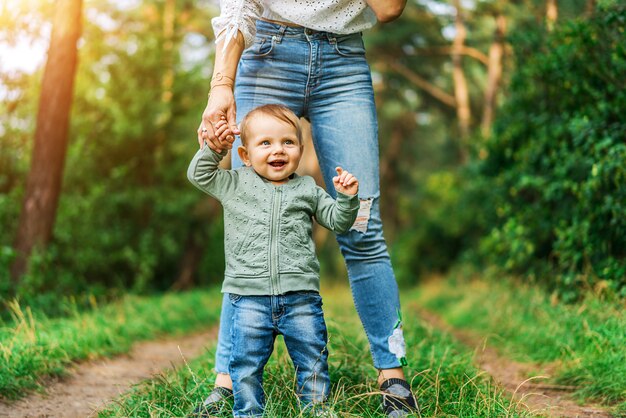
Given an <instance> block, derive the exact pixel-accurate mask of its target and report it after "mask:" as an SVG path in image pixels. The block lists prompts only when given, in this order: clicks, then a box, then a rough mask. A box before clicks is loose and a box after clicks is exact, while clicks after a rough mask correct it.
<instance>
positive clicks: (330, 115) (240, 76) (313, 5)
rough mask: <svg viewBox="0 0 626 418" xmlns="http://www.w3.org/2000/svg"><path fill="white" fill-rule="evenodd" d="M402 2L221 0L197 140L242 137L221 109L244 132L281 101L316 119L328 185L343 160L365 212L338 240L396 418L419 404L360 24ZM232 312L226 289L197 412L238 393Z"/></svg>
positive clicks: (388, 409) (397, 9)
mask: <svg viewBox="0 0 626 418" xmlns="http://www.w3.org/2000/svg"><path fill="white" fill-rule="evenodd" d="M404 6H405V0H367V1H363V0H326V1H316V2H313V1H311V2H307V1H304V2H303V1H298V0H286V1H277V0H254V1H242V0H222V1H221V14H220V16H219V17H216V18H215V19H213V21H212V24H213V28H214V31H215V33H216V35H217V51H216V56H215V67H214V69H213V78H212V80H211V91H210V94H209V98H208V103H207V106H206V109H205V110H204V113H203V115H202V122H201V124H200V127H199V128H198V142H199V143H200V145H202V144H203V142H204V141H206V143H207V144H208V145H209V147H211V148H212V149H214V150H215V151H218V152H221V151H222V150H223V148H231V147H232V146H233V144H234V145H235V147H236V146H238V145H239V144H238V143H237V142H234V141H235V138H232V137H231V138H229V141H228V142H227V143H222V142H220V141H219V140H218V138H216V136H215V133H214V128H213V127H214V125H215V124H216V123H217V122H218V121H219V120H220V119H224V118H225V119H226V120H227V122H228V124H229V125H230V128H231V130H232V131H233V132H234V133H235V134H238V133H239V130H238V129H237V122H238V120H241V119H242V118H243V117H244V116H245V115H246V113H247V112H248V111H250V110H251V109H253V108H255V107H257V106H260V105H262V104H266V103H280V104H283V105H286V106H288V107H289V108H291V109H292V110H293V111H294V112H295V113H296V114H297V115H298V116H301V117H302V116H303V117H305V118H307V119H308V120H309V121H310V123H311V129H312V134H313V140H314V146H315V150H316V153H317V156H318V160H319V163H320V168H321V170H322V174H323V176H324V180H325V182H326V184H332V177H333V176H334V175H335V174H334V169H335V167H337V166H343V167H345V168H346V169H347V170H349V171H351V172H353V173H354V174H355V176H356V177H357V178H358V179H359V182H360V186H359V198H360V210H359V217H358V218H357V221H356V222H355V224H354V226H353V227H352V228H351V230H350V231H348V232H347V233H345V234H341V235H338V236H337V241H338V242H339V246H340V248H341V251H342V254H343V256H344V259H345V261H346V265H347V269H348V277H349V279H350V285H351V289H352V294H353V298H354V302H355V305H356V308H357V311H358V313H359V317H360V318H361V322H362V323H363V327H364V329H365V332H366V334H367V337H368V340H369V343H370V350H371V354H372V358H373V362H374V366H375V367H376V368H377V369H378V370H379V375H378V383H379V385H380V387H381V390H382V392H383V394H384V396H383V409H384V411H385V413H386V414H387V415H388V416H390V417H401V416H405V415H407V414H408V413H410V412H412V411H415V410H416V409H417V406H416V401H415V398H414V396H413V394H412V393H411V391H410V386H409V385H408V384H407V382H406V380H405V377H404V372H403V369H402V365H401V358H402V357H403V352H404V350H403V345H404V341H403V340H402V334H401V329H400V328H398V323H399V318H398V315H399V312H400V302H399V297H398V286H397V283H396V280H395V277H394V274H393V270H392V267H391V262H390V259H389V254H388V251H387V247H386V243H385V240H384V238H383V234H382V224H381V219H380V202H379V197H380V191H379V161H378V132H377V130H378V126H377V120H376V108H375V104H374V94H373V88H372V81H371V74H370V70H369V66H368V64H367V61H366V60H365V50H364V47H363V41H362V38H361V33H360V32H361V31H362V30H365V29H368V28H370V27H372V26H373V25H374V24H375V23H376V21H377V20H378V21H381V22H387V21H391V20H393V19H395V18H397V17H398V16H399V15H400V14H401V13H402V10H403V9H404ZM235 80H236V81H235ZM233 90H234V93H233ZM237 141H238V140H237ZM232 155H233V161H232V162H233V168H236V167H238V166H241V161H240V160H239V158H238V156H237V153H232ZM329 192H330V193H334V191H333V190H329ZM231 317H232V306H231V305H230V302H229V299H228V295H225V297H224V299H223V301H222V313H221V321H220V332H219V341H218V348H217V353H216V364H215V369H216V371H217V373H218V374H217V378H216V381H215V389H214V390H213V392H212V393H211V395H210V396H209V397H208V398H207V399H206V400H205V402H204V403H203V404H202V405H200V406H199V407H198V408H197V409H196V411H195V413H196V414H200V415H207V416H208V415H210V414H211V412H212V411H214V410H215V409H219V408H220V407H221V406H222V403H223V400H224V398H225V397H227V396H229V395H230V394H231V393H232V392H230V390H231V389H232V382H231V380H230V376H229V375H228V359H229V356H230V347H231V341H230V322H231V321H230V319H231ZM394 331H395V332H394ZM392 335H393V337H392V338H391V339H390V337H391V336H392ZM398 346H400V347H402V348H401V349H398V348H397V347H398Z"/></svg>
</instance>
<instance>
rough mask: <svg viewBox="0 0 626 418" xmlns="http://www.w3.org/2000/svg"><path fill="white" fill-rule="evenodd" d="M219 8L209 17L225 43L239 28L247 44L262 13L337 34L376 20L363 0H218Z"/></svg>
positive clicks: (367, 24) (359, 27)
mask: <svg viewBox="0 0 626 418" xmlns="http://www.w3.org/2000/svg"><path fill="white" fill-rule="evenodd" d="M220 10H221V14H220V15H219V16H218V17H216V18H213V19H212V20H211V23H212V24H213V31H214V32H215V34H216V36H217V40H220V39H222V37H225V39H226V42H225V44H227V43H228V42H229V41H230V40H231V39H233V38H234V37H235V36H236V35H237V31H240V32H241V34H242V35H243V38H244V40H245V43H246V48H247V47H248V46H250V44H252V41H253V40H254V35H255V32H256V28H255V25H256V20H257V19H259V18H261V17H263V18H265V19H269V20H277V21H281V22H287V23H292V24H296V25H300V26H304V27H306V28H310V29H314V30H319V31H326V32H333V33H339V34H349V33H356V32H360V31H362V30H364V29H368V28H371V27H372V26H374V24H375V23H376V16H375V15H374V12H373V11H372V9H370V7H369V6H368V5H367V3H366V2H365V0H321V1H315V0H220Z"/></svg>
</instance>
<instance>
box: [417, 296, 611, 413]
mask: <svg viewBox="0 0 626 418" xmlns="http://www.w3.org/2000/svg"><path fill="white" fill-rule="evenodd" d="M412 308H413V309H415V310H416V311H417V312H418V313H419V315H420V317H421V319H423V320H424V321H425V322H426V323H428V324H429V325H431V326H432V327H433V328H437V329H440V330H444V331H446V332H448V333H450V334H451V335H453V336H454V337H455V338H456V339H457V340H459V341H461V342H462V343H463V344H465V345H467V346H468V347H474V348H475V351H476V358H475V360H476V363H477V365H478V367H479V368H480V369H481V370H484V371H485V372H487V373H488V374H489V375H490V376H492V377H493V379H494V380H495V381H496V383H498V384H499V385H500V386H501V387H502V388H503V389H505V390H506V391H507V392H508V393H509V394H510V396H511V398H512V399H514V400H515V401H517V402H518V404H519V405H521V406H525V407H526V408H527V409H528V410H530V411H531V412H533V413H537V414H542V415H546V416H549V417H565V418H576V417H593V418H605V417H606V418H610V417H611V415H610V414H609V413H608V412H606V411H605V410H604V409H602V408H601V407H599V406H596V405H585V406H580V405H578V404H577V403H576V402H574V401H573V400H572V398H571V393H572V392H573V390H574V388H573V387H569V386H558V385H551V384H548V383H546V381H547V380H548V379H550V378H551V376H552V375H553V374H554V370H555V366H549V365H548V366H546V365H541V366H540V365H537V364H530V363H518V362H515V361H511V360H510V359H507V358H505V357H503V356H501V355H500V354H499V353H498V352H497V351H496V350H494V349H493V348H490V347H488V346H487V345H486V340H485V339H484V338H481V337H479V336H477V335H476V334H474V333H472V332H468V331H465V330H458V329H455V328H452V327H451V326H450V325H448V324H447V323H445V322H444V321H443V320H442V319H441V318H440V317H438V316H437V315H435V314H433V313H432V312H429V311H425V310H422V309H420V308H418V307H417V306H415V305H414V306H412ZM537 372H541V373H542V375H540V376H536V373H537ZM531 375H532V376H535V377H533V378H532V379H529V378H528V376H531Z"/></svg>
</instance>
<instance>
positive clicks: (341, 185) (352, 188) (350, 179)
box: [333, 167, 359, 195]
mask: <svg viewBox="0 0 626 418" xmlns="http://www.w3.org/2000/svg"><path fill="white" fill-rule="evenodd" d="M335 170H336V171H337V175H336V176H335V177H333V184H334V185H335V190H337V191H338V192H341V193H343V194H349V195H355V194H356V193H357V192H358V191H359V181H358V180H357V179H356V177H354V176H353V175H352V174H350V173H349V172H347V171H344V169H343V168H341V167H337V168H335Z"/></svg>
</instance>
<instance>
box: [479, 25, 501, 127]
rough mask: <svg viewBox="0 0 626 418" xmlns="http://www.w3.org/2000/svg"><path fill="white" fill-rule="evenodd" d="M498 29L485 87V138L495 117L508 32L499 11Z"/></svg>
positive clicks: (491, 52)
mask: <svg viewBox="0 0 626 418" xmlns="http://www.w3.org/2000/svg"><path fill="white" fill-rule="evenodd" d="M495 21H496V30H495V32H494V39H493V42H492V43H491V47H490V48H489V66H488V67H487V87H486V89H485V107H484V110H483V120H482V123H481V131H482V134H483V137H484V138H488V137H489V136H490V135H491V125H492V123H493V119H494V117H495V112H496V105H497V95H498V90H499V88H500V80H501V79H502V57H503V56H504V35H505V33H506V17H505V16H504V15H503V14H501V13H498V14H497V15H496V16H495Z"/></svg>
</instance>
